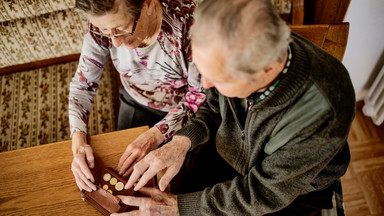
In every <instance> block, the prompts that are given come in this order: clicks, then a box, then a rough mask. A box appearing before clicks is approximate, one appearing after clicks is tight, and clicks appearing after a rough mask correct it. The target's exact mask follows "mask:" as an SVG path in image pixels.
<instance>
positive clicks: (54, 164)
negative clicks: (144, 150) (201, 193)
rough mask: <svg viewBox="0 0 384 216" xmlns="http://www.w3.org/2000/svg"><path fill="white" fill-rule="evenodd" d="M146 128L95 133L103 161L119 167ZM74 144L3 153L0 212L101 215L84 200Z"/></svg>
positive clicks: (94, 144) (0, 160)
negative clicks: (76, 175) (75, 174)
mask: <svg viewBox="0 0 384 216" xmlns="http://www.w3.org/2000/svg"><path fill="white" fill-rule="evenodd" d="M146 130H148V127H140V128H134V129H128V130H123V131H118V132H112V133H107V134H102V135H96V136H92V137H91V138H90V143H91V145H92V147H93V150H94V153H95V156H97V157H98V158H99V164H101V163H102V164H103V165H105V166H111V167H114V168H116V167H117V163H118V161H119V159H120V156H121V155H122V154H123V152H124V150H125V148H126V147H127V145H128V144H129V143H130V142H132V141H133V140H134V139H135V138H136V137H137V136H138V135H140V134H141V133H143V132H145V131H146ZM71 145H72V142H71V141H70V140H69V141H64V142H58V143H52V144H46V145H42V146H37V147H32V148H26V149H20V150H16V151H10V152H4V153H0V184H1V189H0V215H38V216H40V215H55V216H57V215H101V214H100V213H99V212H98V211H96V210H95V209H94V208H93V207H92V206H90V205H89V204H88V203H86V202H85V201H83V200H81V197H80V192H79V189H78V187H77V185H76V183H75V179H74V177H73V175H72V171H71V162H72V158H73V156H72V150H71Z"/></svg>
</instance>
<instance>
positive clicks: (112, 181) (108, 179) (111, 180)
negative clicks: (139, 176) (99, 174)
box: [100, 173, 124, 195]
mask: <svg viewBox="0 0 384 216" xmlns="http://www.w3.org/2000/svg"><path fill="white" fill-rule="evenodd" d="M103 180H104V182H100V184H101V185H102V188H103V189H104V190H106V191H108V192H109V193H111V194H112V195H114V194H113V189H112V187H114V188H115V189H116V191H122V190H123V189H124V183H123V182H121V181H119V180H117V178H115V177H113V176H112V175H111V174H109V173H105V174H104V175H103Z"/></svg>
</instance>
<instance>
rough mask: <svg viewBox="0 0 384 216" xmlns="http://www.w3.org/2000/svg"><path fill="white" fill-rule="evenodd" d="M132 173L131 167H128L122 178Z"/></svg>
mask: <svg viewBox="0 0 384 216" xmlns="http://www.w3.org/2000/svg"><path fill="white" fill-rule="evenodd" d="M132 171H133V166H131V167H129V169H128V170H127V171H126V172H125V173H124V174H123V177H124V178H125V177H127V176H129V175H130V174H131V173H132Z"/></svg>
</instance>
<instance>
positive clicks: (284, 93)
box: [256, 38, 310, 107]
mask: <svg viewBox="0 0 384 216" xmlns="http://www.w3.org/2000/svg"><path fill="white" fill-rule="evenodd" d="M294 39H295V38H294ZM290 47H291V49H292V60H291V65H290V67H289V69H288V72H287V73H286V74H285V77H284V79H282V80H281V82H280V83H279V85H278V86H277V87H276V89H275V90H274V91H273V92H271V94H270V95H269V96H268V97H266V98H265V99H264V100H262V101H261V102H260V103H258V104H257V105H256V106H258V107H273V106H278V105H282V104H284V103H286V102H287V101H289V100H290V99H291V98H293V97H295V95H296V94H297V92H298V91H299V90H300V89H301V88H302V87H303V86H304V85H305V83H306V81H307V80H308V77H309V66H310V61H309V58H308V56H307V54H306V53H305V51H304V50H303V48H302V47H300V46H299V45H298V44H296V43H295V41H293V42H292V43H291V44H290Z"/></svg>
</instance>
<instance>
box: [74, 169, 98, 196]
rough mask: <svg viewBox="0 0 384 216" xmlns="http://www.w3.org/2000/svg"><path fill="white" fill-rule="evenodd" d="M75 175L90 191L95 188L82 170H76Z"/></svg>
mask: <svg viewBox="0 0 384 216" xmlns="http://www.w3.org/2000/svg"><path fill="white" fill-rule="evenodd" d="M77 175H78V176H79V177H80V179H81V181H82V182H83V183H84V184H85V185H86V187H87V188H89V189H90V190H91V191H92V190H94V191H95V190H97V188H96V186H95V185H94V184H93V183H92V182H91V181H89V179H88V178H87V177H86V176H85V175H84V174H83V173H82V172H78V173H77ZM91 191H90V192H91Z"/></svg>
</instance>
